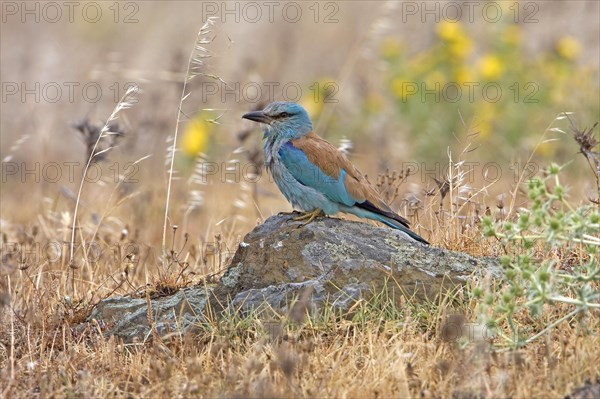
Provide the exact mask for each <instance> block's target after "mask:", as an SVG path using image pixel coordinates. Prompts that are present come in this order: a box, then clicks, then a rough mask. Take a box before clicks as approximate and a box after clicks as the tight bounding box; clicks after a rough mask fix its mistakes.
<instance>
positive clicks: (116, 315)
mask: <svg viewBox="0 0 600 399" xmlns="http://www.w3.org/2000/svg"><path fill="white" fill-rule="evenodd" d="M295 216H296V215H294V214H282V215H277V216H273V217H270V218H269V219H267V220H266V221H265V223H263V224H262V225H260V226H258V227H256V228H255V229H254V230H253V231H251V232H250V233H249V234H247V235H246V237H245V238H244V240H243V242H242V243H240V245H239V247H238V249H237V251H236V254H235V256H234V258H233V260H232V263H231V265H230V266H229V268H228V270H227V271H226V272H225V274H224V275H223V276H222V277H221V280H220V282H219V284H217V285H216V286H214V287H211V288H207V287H205V286H197V287H189V288H186V289H183V290H181V291H179V292H177V293H175V294H174V295H172V296H169V297H162V298H156V299H153V300H152V311H153V313H152V315H153V317H152V321H153V323H154V327H155V329H156V332H157V333H159V334H160V335H163V334H167V333H169V332H171V331H179V332H181V331H183V332H185V331H188V330H189V329H190V328H192V327H193V326H194V325H198V324H199V323H202V321H203V316H202V315H203V312H204V311H205V310H206V307H207V305H208V304H210V307H211V309H213V311H214V310H216V311H217V312H218V311H220V310H225V311H227V312H239V311H241V312H247V311H249V310H250V309H261V308H265V307H266V308H271V309H275V310H278V311H281V312H288V311H290V310H291V309H290V305H291V304H293V302H294V300H295V299H298V298H299V297H302V298H304V299H306V301H305V302H307V303H308V306H309V308H310V310H313V311H316V310H318V309H319V308H320V307H321V306H322V305H323V304H324V303H326V302H327V303H330V304H332V305H333V306H334V307H336V308H338V309H340V310H348V309H349V308H350V307H351V306H352V305H353V304H354V303H355V301H356V300H358V299H360V298H365V297H368V296H369V295H370V294H371V293H372V292H373V290H375V291H377V290H381V289H383V288H384V287H385V288H386V289H388V290H394V293H393V295H394V296H397V297H399V295H397V294H400V293H402V294H404V295H405V296H408V297H412V296H414V297H415V298H417V299H420V300H425V299H427V298H428V299H433V298H434V297H435V296H436V295H438V294H439V293H440V292H442V291H443V290H444V289H448V288H452V287H455V286H456V285H461V284H464V283H465V282H466V281H467V279H468V278H469V277H470V276H471V275H472V274H473V273H478V274H490V275H491V276H492V277H495V278H499V277H500V276H501V267H500V263H499V260H498V259H495V258H475V257H472V256H469V255H467V254H464V253H460V252H452V251H448V250H444V249H440V248H434V247H429V246H426V245H423V244H420V243H416V242H415V241H413V240H411V239H410V238H407V236H406V235H405V234H403V233H402V232H399V231H397V230H393V229H390V228H387V227H377V226H375V225H371V224H366V223H361V222H354V221H347V220H341V219H336V218H328V217H325V218H319V219H316V220H314V221H313V222H312V223H310V224H308V225H305V226H303V225H302V224H301V222H296V221H293V220H292V219H293V217H295ZM92 318H95V319H97V320H102V321H103V322H104V323H105V324H106V325H109V326H112V327H111V328H109V333H111V334H115V335H117V336H119V337H121V338H124V339H125V340H126V341H130V340H132V339H133V338H134V337H138V339H140V338H141V339H143V338H145V337H147V336H148V335H149V333H150V325H149V317H148V306H147V303H146V300H145V299H135V298H128V297H116V298H109V299H106V300H105V301H102V302H101V303H100V304H99V305H98V306H97V307H96V308H95V309H94V311H93V313H92V314H91V316H90V319H92Z"/></svg>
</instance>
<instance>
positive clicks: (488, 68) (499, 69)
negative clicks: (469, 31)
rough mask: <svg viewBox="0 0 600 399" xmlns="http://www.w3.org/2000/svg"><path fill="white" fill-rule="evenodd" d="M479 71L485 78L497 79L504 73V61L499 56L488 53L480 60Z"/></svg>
mask: <svg viewBox="0 0 600 399" xmlns="http://www.w3.org/2000/svg"><path fill="white" fill-rule="evenodd" d="M479 71H480V72H481V76H483V77H484V78H485V79H488V80H495V79H498V78H499V77H500V76H502V74H503V73H504V63H503V62H502V59H501V58H500V57H499V56H497V55H495V54H488V55H485V56H484V57H483V58H482V59H481V60H479Z"/></svg>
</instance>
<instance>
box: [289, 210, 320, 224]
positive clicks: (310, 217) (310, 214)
mask: <svg viewBox="0 0 600 399" xmlns="http://www.w3.org/2000/svg"><path fill="white" fill-rule="evenodd" d="M321 216H325V212H323V210H322V209H315V210H314V211H312V212H306V213H304V214H303V215H300V216H298V217H297V218H293V219H292V220H293V221H294V222H300V221H303V220H306V219H308V220H307V221H306V222H304V223H302V224H301V225H300V226H298V228H300V227H304V226H306V225H307V224H309V223H310V222H312V221H313V220H315V219H316V218H318V217H321Z"/></svg>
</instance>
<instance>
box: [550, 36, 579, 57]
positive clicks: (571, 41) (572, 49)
mask: <svg viewBox="0 0 600 399" xmlns="http://www.w3.org/2000/svg"><path fill="white" fill-rule="evenodd" d="M556 52H557V53H558V55H560V56H561V57H563V58H564V59H567V60H569V61H572V60H574V59H575V58H577V57H578V56H579V53H581V44H579V42H578V41H577V40H576V39H575V38H573V37H571V36H565V37H563V38H562V39H560V40H559V41H558V42H557V43H556Z"/></svg>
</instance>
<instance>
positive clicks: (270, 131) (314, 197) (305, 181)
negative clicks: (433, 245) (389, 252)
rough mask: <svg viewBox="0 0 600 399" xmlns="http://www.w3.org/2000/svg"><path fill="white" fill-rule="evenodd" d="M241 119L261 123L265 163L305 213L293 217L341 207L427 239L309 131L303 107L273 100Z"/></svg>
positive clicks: (311, 217)
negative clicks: (411, 227) (415, 230)
mask: <svg viewBox="0 0 600 399" xmlns="http://www.w3.org/2000/svg"><path fill="white" fill-rule="evenodd" d="M242 118H245V119H249V120H251V121H255V122H260V123H263V124H264V129H263V132H264V139H265V145H264V152H265V164H266V165H267V169H268V170H269V172H270V173H271V175H272V176H273V180H275V183H276V184H277V187H279V190H281V192H282V193H283V195H284V196H285V198H286V199H287V200H288V201H289V202H290V203H291V204H292V206H293V207H294V208H297V209H300V210H302V211H304V212H305V214H304V215H303V216H301V217H299V218H296V219H295V220H308V221H307V222H306V223H310V222H311V221H312V220H314V219H315V218H316V217H319V216H323V215H334V214H336V213H338V212H345V213H350V214H353V215H356V216H358V217H361V218H367V219H372V220H377V221H379V222H382V223H385V224H386V225H388V226H390V227H392V228H394V229H398V230H400V231H402V232H404V233H405V234H406V235H408V236H409V237H411V238H412V239H414V240H416V241H418V242H421V243H424V244H429V243H428V242H427V241H426V240H425V239H423V238H422V237H420V236H419V235H418V234H416V233H415V232H413V231H411V230H410V229H409V224H408V221H407V220H406V219H405V218H403V217H402V216H400V215H398V214H397V213H396V212H394V211H393V210H392V209H390V207H389V206H387V204H386V203H385V202H384V201H383V199H382V198H381V196H380V195H379V194H378V193H377V191H376V190H375V189H374V188H373V186H372V185H371V184H370V183H369V181H368V180H367V179H366V178H365V177H364V175H363V174H362V173H361V172H360V171H359V170H358V169H357V168H356V167H355V166H354V165H352V163H351V162H350V161H349V160H348V159H347V158H346V157H345V156H344V154H342V153H341V152H340V151H339V150H338V149H337V148H335V147H334V146H333V145H332V144H331V143H329V142H328V141H326V140H324V139H322V138H321V137H319V136H318V135H317V134H316V133H315V132H313V126H312V122H311V120H310V117H309V116H308V113H307V112H306V110H305V109H304V108H302V106H300V105H298V104H296V103H293V102H274V103H271V104H269V105H267V107H266V108H265V109H263V110H262V111H254V112H249V113H247V114H244V115H243V116H242Z"/></svg>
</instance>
